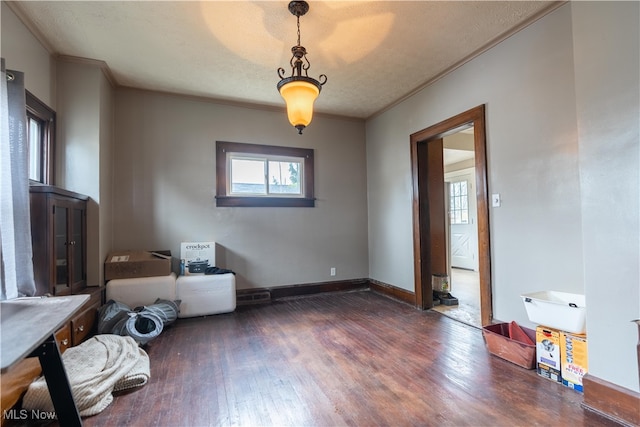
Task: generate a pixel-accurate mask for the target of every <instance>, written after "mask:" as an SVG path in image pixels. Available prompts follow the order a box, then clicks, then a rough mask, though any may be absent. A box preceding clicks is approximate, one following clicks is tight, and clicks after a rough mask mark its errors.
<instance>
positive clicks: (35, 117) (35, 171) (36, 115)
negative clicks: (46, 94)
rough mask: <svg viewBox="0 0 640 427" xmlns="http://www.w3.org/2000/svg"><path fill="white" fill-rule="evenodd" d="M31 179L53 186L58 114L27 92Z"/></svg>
mask: <svg viewBox="0 0 640 427" xmlns="http://www.w3.org/2000/svg"><path fill="white" fill-rule="evenodd" d="M26 104H27V140H28V141H29V179H30V180H32V181H37V182H41V183H43V184H53V174H54V168H53V164H54V147H55V142H54V141H55V124H56V113H55V111H53V110H52V109H51V108H49V107H47V106H46V105H45V104H44V103H43V102H42V101H40V100H39V99H38V98H36V97H35V96H33V95H32V94H31V93H30V92H29V91H26Z"/></svg>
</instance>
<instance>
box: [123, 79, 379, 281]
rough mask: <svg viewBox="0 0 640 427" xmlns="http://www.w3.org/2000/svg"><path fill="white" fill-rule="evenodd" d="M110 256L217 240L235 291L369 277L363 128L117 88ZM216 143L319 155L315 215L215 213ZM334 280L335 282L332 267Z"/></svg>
mask: <svg viewBox="0 0 640 427" xmlns="http://www.w3.org/2000/svg"><path fill="white" fill-rule="evenodd" d="M115 117H116V129H115V132H116V135H115V141H116V142H115V151H114V172H113V174H114V183H113V189H114V212H113V217H114V221H115V224H114V243H113V249H114V250H123V249H170V250H171V251H172V254H174V256H176V257H177V256H179V251H180V242H184V241H215V242H216V243H217V244H218V245H219V246H220V249H219V250H218V253H217V259H216V264H218V266H219V267H225V268H229V269H232V270H234V271H235V272H236V273H237V276H236V284H237V287H238V288H239V289H243V288H257V287H268V286H280V285H292V284H302V283H316V282H324V281H331V280H346V279H358V278H366V277H368V264H367V261H368V260H367V205H366V172H365V161H364V159H365V154H364V148H365V144H364V124H363V122H358V121H348V120H339V119H333V118H327V117H322V116H318V115H317V116H316V117H314V119H313V122H312V123H311V125H310V126H309V127H308V128H307V129H305V131H304V134H303V135H302V136H301V135H298V134H297V133H296V131H295V129H293V128H292V127H291V126H290V125H289V124H288V122H287V119H286V114H285V112H284V108H283V110H282V111H264V110H257V109H250V108H241V107H234V106H226V105H220V104H215V103H212V102H207V101H205V100H200V99H194V98H187V97H179V96H170V95H162V94H157V93H152V92H144V91H137V90H128V89H119V90H118V91H117V93H116V108H115ZM216 140H221V141H230V142H244V143H255V144H267V145H282V146H299V147H303V148H312V149H314V150H315V195H316V198H317V201H316V207H315V208H218V207H216V206H215V199H214V196H215V142H216ZM331 267H335V268H336V269H337V275H336V276H334V277H332V276H330V275H329V272H330V268H331Z"/></svg>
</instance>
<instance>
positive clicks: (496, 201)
mask: <svg viewBox="0 0 640 427" xmlns="http://www.w3.org/2000/svg"><path fill="white" fill-rule="evenodd" d="M501 203H502V200H500V193H494V194H492V195H491V206H493V207H494V208H499V207H500V204H501Z"/></svg>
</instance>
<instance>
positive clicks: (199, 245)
mask: <svg viewBox="0 0 640 427" xmlns="http://www.w3.org/2000/svg"><path fill="white" fill-rule="evenodd" d="M215 265H216V244H215V242H182V243H181V244H180V269H181V270H182V269H183V268H184V271H180V274H181V275H185V276H189V275H193V274H195V275H202V274H204V273H205V270H206V269H207V267H215Z"/></svg>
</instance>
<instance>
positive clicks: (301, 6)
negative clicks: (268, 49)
mask: <svg viewBox="0 0 640 427" xmlns="http://www.w3.org/2000/svg"><path fill="white" fill-rule="evenodd" d="M308 11H309V3H307V2H306V1H291V2H289V12H291V14H292V15H293V16H295V17H296V19H297V23H298V44H297V45H295V46H293V47H292V48H291V53H292V54H293V56H292V57H291V60H290V61H289V64H290V65H291V76H289V77H285V76H284V73H285V69H284V68H282V67H279V68H278V77H280V81H279V82H278V85H277V87H278V92H280V88H281V87H282V86H284V85H286V84H287V83H290V82H293V81H303V82H307V83H311V84H312V85H314V86H316V87H317V88H318V92H320V91H321V90H322V85H324V84H325V83H326V82H327V76H326V75H325V74H320V76H319V80H316V79H314V78H313V77H309V74H308V70H309V68H311V63H310V62H309V60H308V59H307V49H305V47H304V46H302V45H301V44H300V17H301V16H304V15H305V14H306V13H307V12H308ZM303 72H304V75H303V74H302V73H303ZM296 129H298V133H299V134H302V130H303V129H304V126H302V125H297V126H296Z"/></svg>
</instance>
